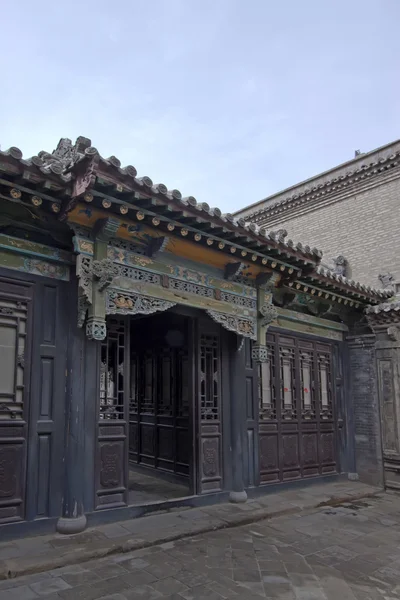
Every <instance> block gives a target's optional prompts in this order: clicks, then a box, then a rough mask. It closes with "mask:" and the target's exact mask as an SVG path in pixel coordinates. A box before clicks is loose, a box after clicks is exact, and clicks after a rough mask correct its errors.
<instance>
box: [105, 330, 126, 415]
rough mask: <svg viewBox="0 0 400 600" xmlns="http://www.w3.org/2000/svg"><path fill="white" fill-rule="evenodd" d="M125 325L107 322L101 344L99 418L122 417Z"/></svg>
mask: <svg viewBox="0 0 400 600" xmlns="http://www.w3.org/2000/svg"><path fill="white" fill-rule="evenodd" d="M124 359H125V327H124V323H123V322H122V321H118V320H115V321H114V320H112V321H110V322H109V323H108V324H107V337H106V339H105V340H104V342H102V344H101V359H100V419H101V420H104V419H108V420H115V419H123V418H124Z"/></svg>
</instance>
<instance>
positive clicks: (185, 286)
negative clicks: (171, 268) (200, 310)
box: [169, 278, 214, 298]
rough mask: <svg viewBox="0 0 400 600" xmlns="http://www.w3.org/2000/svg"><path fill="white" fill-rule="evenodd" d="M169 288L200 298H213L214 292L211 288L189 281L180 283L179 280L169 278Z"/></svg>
mask: <svg viewBox="0 0 400 600" xmlns="http://www.w3.org/2000/svg"><path fill="white" fill-rule="evenodd" d="M169 287H170V289H173V290H178V291H180V292H187V293H188V294H195V295H196V296H202V297H204V298H212V297H213V296H214V291H213V290H212V289H211V288H208V287H205V286H204V285H198V284H197V283H191V282H189V281H181V280H180V279H173V278H170V280H169Z"/></svg>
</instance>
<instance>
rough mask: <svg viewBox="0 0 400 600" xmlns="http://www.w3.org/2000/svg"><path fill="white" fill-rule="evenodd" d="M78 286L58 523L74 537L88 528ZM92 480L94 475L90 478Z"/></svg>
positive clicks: (60, 529)
mask: <svg viewBox="0 0 400 600" xmlns="http://www.w3.org/2000/svg"><path fill="white" fill-rule="evenodd" d="M76 295H77V286H76V282H75V281H72V282H71V286H70V302H69V306H70V317H69V333H68V340H66V343H67V344H68V356H67V389H66V419H65V451H64V461H65V473H64V493H63V506H62V517H61V518H60V519H58V522H57V531H58V532H59V533H65V534H72V533H79V532H80V531H83V530H84V529H85V527H86V522H87V520H86V516H85V514H84V502H83V493H84V492H83V489H84V481H85V472H84V471H83V470H82V468H83V465H84V462H85V403H84V397H85V386H84V374H85V335H84V331H83V330H82V329H78V327H77V325H76V322H77V318H76V306H77V301H76ZM90 476H93V473H91V474H90Z"/></svg>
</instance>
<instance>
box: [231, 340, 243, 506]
mask: <svg viewBox="0 0 400 600" xmlns="http://www.w3.org/2000/svg"><path fill="white" fill-rule="evenodd" d="M230 354H231V357H230V358H231V359H230V390H231V440H232V453H231V459H232V490H231V492H230V494H229V499H230V501H231V502H246V500H247V493H246V491H245V489H244V476H243V475H244V474H243V457H244V439H245V435H246V431H245V429H246V389H245V347H244V339H243V338H242V336H239V335H232V341H231V351H230Z"/></svg>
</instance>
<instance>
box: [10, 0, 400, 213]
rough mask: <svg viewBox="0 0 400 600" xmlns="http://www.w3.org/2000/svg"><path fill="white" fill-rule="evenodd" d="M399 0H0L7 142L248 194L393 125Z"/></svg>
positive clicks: (336, 157) (397, 125) (345, 152)
mask: <svg viewBox="0 0 400 600" xmlns="http://www.w3.org/2000/svg"><path fill="white" fill-rule="evenodd" d="M399 24H400V1H399V0H379V1H376V0H374V1H372V0H347V1H346V2H345V1H344V0H301V1H300V0H287V1H286V2H276V1H271V0H247V1H244V0H114V1H113V2H110V0H107V1H105V0H96V1H94V0H83V1H82V2H79V3H78V2H77V0H70V1H69V2H54V0H36V1H34V2H32V0H18V1H15V0H3V2H2V27H1V29H2V35H1V38H2V39H1V42H2V52H1V58H0V67H1V88H0V89H1V93H0V144H1V148H2V149H3V150H4V149H6V148H8V147H9V146H11V145H13V146H18V147H19V148H21V150H22V151H23V152H24V156H31V155H33V154H37V153H38V151H39V150H41V149H45V150H48V151H51V150H53V149H54V147H55V146H56V144H57V142H58V140H59V138H60V137H69V138H72V139H75V138H76V137H77V136H78V135H84V136H86V137H89V138H90V139H91V140H92V144H93V145H94V146H96V147H97V148H98V150H99V151H100V152H101V154H103V155H105V156H109V155H111V154H114V155H116V156H117V157H118V158H119V159H120V160H121V161H122V163H123V164H133V165H134V166H135V167H136V168H137V170H138V174H139V175H148V176H150V177H151V178H152V179H153V181H154V183H159V182H162V183H165V184H166V185H167V186H168V187H169V188H173V187H175V188H178V189H180V190H181V191H182V193H183V194H184V195H193V196H195V197H196V198H197V199H198V200H199V201H205V202H208V203H209V204H210V205H211V206H219V207H220V208H221V209H222V210H223V211H225V212H228V211H229V212H233V211H235V210H238V209H239V208H241V207H243V206H245V205H247V204H250V203H253V202H256V201H257V200H260V199H261V198H263V197H265V196H267V195H269V194H272V193H274V192H277V191H279V190H280V189H282V188H284V187H287V186H289V185H292V184H294V183H296V182H298V181H300V180H302V179H305V178H307V177H310V176H312V175H314V174H317V173H319V172H320V171H322V170H325V169H328V168H330V167H333V166H335V165H336V164H338V163H341V162H344V161H346V160H349V159H351V158H352V157H353V156H354V150H356V149H361V151H369V150H372V149H373V148H375V147H377V146H380V145H383V144H385V143H388V142H390V141H392V140H395V139H397V138H399V137H400V77H399V75H400V73H399V70H400V69H399V67H400V41H399V40H400V37H399Z"/></svg>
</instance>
